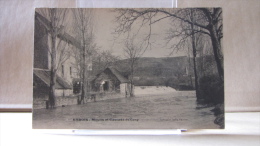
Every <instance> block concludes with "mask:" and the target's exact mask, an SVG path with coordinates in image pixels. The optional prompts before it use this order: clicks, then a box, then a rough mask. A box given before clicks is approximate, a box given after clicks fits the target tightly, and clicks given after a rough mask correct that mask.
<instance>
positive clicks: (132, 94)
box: [130, 61, 134, 97]
mask: <svg viewBox="0 0 260 146" xmlns="http://www.w3.org/2000/svg"><path fill="white" fill-rule="evenodd" d="M133 79H134V61H132V63H131V76H130V84H131V85H130V97H134V92H133Z"/></svg>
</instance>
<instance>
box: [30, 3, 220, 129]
mask: <svg viewBox="0 0 260 146" xmlns="http://www.w3.org/2000/svg"><path fill="white" fill-rule="evenodd" d="M34 19H35V20H34V22H35V23H34V59H33V62H34V64H33V119H32V126H33V128H34V129H99V130H101V129H102V130H103V129H111V130H113V129H224V128H225V112H224V55H223V48H222V41H223V30H222V29H223V18H222V8H219V7H216V8H115V9H112V8H36V9H35V17H34Z"/></svg>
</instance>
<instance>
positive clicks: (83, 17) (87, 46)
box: [72, 9, 95, 104]
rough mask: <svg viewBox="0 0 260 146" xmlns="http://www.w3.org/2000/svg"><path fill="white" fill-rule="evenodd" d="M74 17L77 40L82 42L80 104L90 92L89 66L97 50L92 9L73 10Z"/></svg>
mask: <svg viewBox="0 0 260 146" xmlns="http://www.w3.org/2000/svg"><path fill="white" fill-rule="evenodd" d="M72 12H73V16H74V30H75V32H76V35H77V38H79V40H80V42H81V48H80V49H81V50H80V54H79V55H78V56H77V57H78V59H79V60H78V63H79V65H78V69H79V72H80V78H81V81H82V82H83V83H82V86H81V98H80V99H79V104H81V103H83V104H84V103H85V101H84V99H85V98H86V96H87V92H88V79H87V78H88V73H87V72H88V70H90V69H88V68H87V66H88V64H91V60H92V59H91V53H92V50H93V49H94V48H95V44H94V34H93V10H92V9H73V10H72Z"/></svg>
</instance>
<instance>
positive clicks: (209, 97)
mask: <svg viewBox="0 0 260 146" xmlns="http://www.w3.org/2000/svg"><path fill="white" fill-rule="evenodd" d="M199 95H200V97H199V99H203V101H204V102H205V103H210V102H213V103H214V104H219V103H224V82H222V81H221V80H220V79H219V77H218V75H205V76H203V77H201V78H200V80H199Z"/></svg>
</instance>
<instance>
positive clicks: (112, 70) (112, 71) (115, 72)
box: [104, 67, 129, 83]
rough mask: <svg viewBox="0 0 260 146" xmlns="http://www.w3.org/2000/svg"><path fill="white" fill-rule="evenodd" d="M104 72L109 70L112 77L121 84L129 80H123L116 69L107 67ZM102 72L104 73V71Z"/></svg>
mask: <svg viewBox="0 0 260 146" xmlns="http://www.w3.org/2000/svg"><path fill="white" fill-rule="evenodd" d="M105 70H110V71H111V73H112V74H113V75H115V77H116V78H117V79H118V80H119V81H120V82H121V83H129V80H128V79H127V78H125V77H124V76H123V75H122V74H121V73H120V72H119V71H118V70H117V69H116V68H114V67H108V68H106V69H105ZM105 70H104V71H105Z"/></svg>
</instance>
